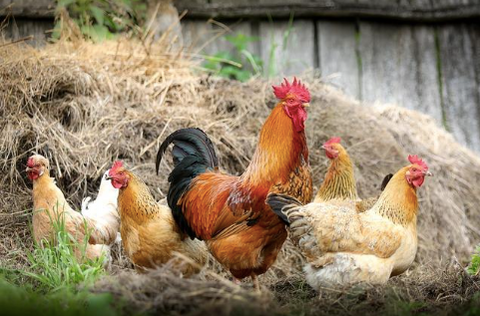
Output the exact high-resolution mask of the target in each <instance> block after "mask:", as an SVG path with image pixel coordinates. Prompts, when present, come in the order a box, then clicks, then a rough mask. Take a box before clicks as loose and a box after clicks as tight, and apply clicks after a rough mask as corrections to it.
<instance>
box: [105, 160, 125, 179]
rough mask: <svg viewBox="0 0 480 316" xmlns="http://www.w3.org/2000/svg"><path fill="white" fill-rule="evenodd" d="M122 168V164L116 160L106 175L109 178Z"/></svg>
mask: <svg viewBox="0 0 480 316" xmlns="http://www.w3.org/2000/svg"><path fill="white" fill-rule="evenodd" d="M121 167H123V162H121V161H120V160H117V161H115V162H114V163H113V166H112V168H111V169H110V171H109V172H108V175H109V176H112V175H113V174H115V173H116V172H117V170H118V169H119V168H121Z"/></svg>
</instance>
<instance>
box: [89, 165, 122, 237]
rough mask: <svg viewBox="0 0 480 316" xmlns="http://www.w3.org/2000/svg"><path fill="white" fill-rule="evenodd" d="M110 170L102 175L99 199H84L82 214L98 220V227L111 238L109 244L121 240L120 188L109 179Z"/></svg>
mask: <svg viewBox="0 0 480 316" xmlns="http://www.w3.org/2000/svg"><path fill="white" fill-rule="evenodd" d="M108 171H109V170H107V171H105V173H104V174H103V176H102V182H101V183H100V189H99V190H98V195H97V199H96V200H95V201H91V199H92V198H91V197H89V196H88V197H86V198H84V199H83V201H82V214H83V216H85V217H86V218H89V219H93V220H94V221H95V222H96V229H97V230H98V231H99V232H100V233H101V234H103V235H104V236H105V239H106V240H109V241H110V242H109V244H113V242H117V243H118V242H120V241H121V237H120V233H119V230H120V216H119V214H118V209H117V204H118V202H117V200H118V189H115V188H114V187H113V186H112V184H111V182H110V181H109V180H107V179H108Z"/></svg>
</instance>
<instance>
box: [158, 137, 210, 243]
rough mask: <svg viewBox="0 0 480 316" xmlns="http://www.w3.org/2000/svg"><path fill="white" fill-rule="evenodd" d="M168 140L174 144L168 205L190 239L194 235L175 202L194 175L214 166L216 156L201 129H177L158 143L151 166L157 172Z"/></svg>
mask: <svg viewBox="0 0 480 316" xmlns="http://www.w3.org/2000/svg"><path fill="white" fill-rule="evenodd" d="M171 143H173V144H174V146H173V149H172V156H173V164H174V168H173V170H172V172H171V173H170V175H169V177H168V181H169V182H170V188H169V190H168V195H167V201H168V205H169V206H170V209H171V210H172V214H173V218H174V219H175V221H176V222H177V224H178V226H179V227H180V229H181V230H183V231H184V232H185V233H187V234H188V235H189V236H190V237H191V238H195V237H197V236H196V234H195V232H194V231H193V230H192V229H191V227H190V225H189V224H188V222H187V220H186V218H185V216H184V215H183V211H182V209H181V207H180V206H179V205H178V201H179V200H180V198H181V197H182V195H183V193H184V192H185V191H186V190H187V189H188V187H189V185H190V183H191V181H192V180H193V179H194V178H195V177H196V176H198V175H199V174H201V173H204V172H205V171H207V170H208V169H214V168H216V167H218V158H217V155H216V153H215V149H214V147H213V143H212V141H211V140H210V139H209V138H208V136H207V135H206V134H205V133H204V132H203V131H202V130H201V129H198V128H184V129H180V130H178V131H175V132H173V133H172V134H170V135H169V136H168V137H167V138H166V139H165V141H164V142H163V143H162V144H161V145H160V149H159V150H158V153H157V159H156V165H155V167H156V171H157V174H158V169H159V166H160V162H161V161H162V157H163V154H164V153H165V151H166V150H167V148H168V145H170V144H171Z"/></svg>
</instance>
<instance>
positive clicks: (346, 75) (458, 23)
mask: <svg viewBox="0 0 480 316" xmlns="http://www.w3.org/2000/svg"><path fill="white" fill-rule="evenodd" d="M2 1H3V2H5V1H7V2H10V1H11V0H0V5H1V4H2ZM24 1H27V2H28V1H33V0H24ZM39 1H40V0H39ZM41 1H44V2H45V0H41ZM41 1H40V2H41ZM47 2H50V3H51V1H47ZM37 3H38V2H37ZM282 3H283V4H282ZM372 3H374V2H373V1H367V0H329V1H307V0H290V1H279V0H257V1H253V0H246V1H242V2H240V1H238V0H228V1H227V0H225V1H220V0H191V1H187V0H179V1H176V6H177V8H178V9H179V11H182V10H184V9H187V10H188V11H189V12H188V13H187V15H186V17H185V18H184V19H183V20H182V30H183V34H184V43H185V44H186V46H188V47H190V48H191V47H194V48H195V49H200V48H202V47H203V49H202V52H203V53H204V54H207V55H213V54H214V53H216V52H218V51H230V50H232V49H233V47H232V45H231V44H230V43H229V42H228V41H226V40H225V37H223V36H220V37H217V36H218V35H219V34H220V32H224V31H225V29H226V30H227V33H232V34H235V33H237V34H238V33H242V34H244V35H248V36H254V37H258V41H256V42H252V43H249V45H248V51H249V52H251V53H252V54H255V55H257V56H260V57H261V59H262V60H263V62H264V64H265V65H268V66H267V67H265V69H267V70H265V71H266V72H267V73H272V72H275V74H276V75H279V76H281V75H294V74H301V73H302V72H304V71H306V70H309V69H315V71H318V72H319V73H320V74H321V76H322V77H324V78H325V80H326V81H328V82H331V83H332V84H333V85H335V86H337V87H339V88H340V89H342V90H344V91H345V92H346V93H347V94H348V95H350V96H352V97H354V98H356V99H359V100H362V101H364V103H365V104H375V103H376V102H380V103H386V102H388V103H395V104H398V105H401V106H404V107H407V108H410V109H416V110H419V111H421V112H424V113H427V114H429V115H431V116H432V117H433V118H434V119H435V120H436V121H437V122H438V124H439V125H442V126H444V127H445V128H446V129H448V130H449V131H451V132H452V133H453V134H454V136H455V138H456V139H457V140H458V141H460V142H461V143H463V144H466V145H467V146H469V147H470V148H472V149H474V150H476V151H479V152H480V1H479V0H464V1H462V2H461V3H460V2H459V1H455V0H439V1H429V0H409V1H403V0H400V1H389V0H380V1H377V2H375V4H374V5H372ZM281 4H282V5H281ZM292 10H293V11H294V12H295V17H294V19H293V24H292V25H290V24H289V17H290V14H291V12H292ZM39 12H42V13H41V14H43V15H41V17H48V14H46V13H45V11H42V10H39ZM50 14H51V13H50ZM20 15H21V14H20ZM212 16H213V17H217V18H219V19H220V21H221V22H222V23H223V24H224V25H226V26H227V27H225V26H222V25H221V23H207V19H209V17H212ZM238 16H243V17H246V18H243V19H239V18H238ZM266 16H269V17H270V18H266ZM32 18H33V13H32V12H31V10H30V11H29V13H28V14H24V15H23V17H22V18H21V19H20V20H19V19H17V26H9V28H10V29H9V33H10V35H12V34H13V35H16V36H17V37H20V36H24V35H27V34H29V33H33V34H37V35H38V34H41V35H40V36H36V38H37V39H38V41H39V42H42V40H43V38H44V36H45V35H44V34H45V33H44V31H45V29H46V28H51V27H52V25H53V23H52V20H51V19H50V20H48V19H47V20H45V19H38V18H37V19H36V20H32ZM372 18H373V19H372ZM15 32H16V33H15ZM42 37H43V38H42ZM215 37H217V38H216V39H215Z"/></svg>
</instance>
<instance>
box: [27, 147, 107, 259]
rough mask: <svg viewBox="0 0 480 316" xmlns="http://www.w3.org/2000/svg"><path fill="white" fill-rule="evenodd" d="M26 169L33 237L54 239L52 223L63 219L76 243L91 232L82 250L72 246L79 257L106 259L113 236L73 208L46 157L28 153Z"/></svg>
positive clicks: (60, 221) (82, 240) (53, 224)
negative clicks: (29, 191)
mask: <svg viewBox="0 0 480 316" xmlns="http://www.w3.org/2000/svg"><path fill="white" fill-rule="evenodd" d="M26 172H27V175H28V178H29V179H30V180H31V181H32V182H33V192H32V193H33V217H32V225H33V236H34V238H35V240H36V241H37V242H38V243H40V244H42V241H43V240H47V241H50V242H52V241H55V225H56V224H61V223H62V222H63V223H64V225H65V229H66V231H67V232H68V233H69V234H70V235H71V236H73V237H74V238H75V240H76V241H77V242H78V244H79V245H81V244H82V243H83V242H84V239H85V235H86V231H87V230H88V232H89V234H90V235H89V241H88V244H87V245H86V248H85V252H84V253H83V251H81V250H80V249H79V247H76V248H74V251H75V255H76V257H77V259H78V260H81V261H83V259H85V258H87V259H96V258H98V257H100V256H101V255H102V254H103V255H105V258H106V259H107V260H108V259H109V257H110V253H109V248H108V246H107V245H106V244H109V243H111V242H112V239H111V238H112V236H111V235H110V234H104V233H103V231H102V230H98V229H96V227H97V224H98V223H97V222H96V221H95V220H92V219H89V218H85V217H83V216H82V214H80V213H79V212H76V211H75V210H74V209H72V207H71V206H70V205H69V204H68V202H67V200H66V199H65V196H64V195H63V193H62V191H61V190H60V189H59V188H58V187H57V185H56V183H55V179H54V178H52V177H50V164H49V162H48V160H47V159H46V158H45V157H43V156H41V155H33V156H31V157H30V158H29V159H28V161H27V168H26ZM113 240H114V239H113Z"/></svg>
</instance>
